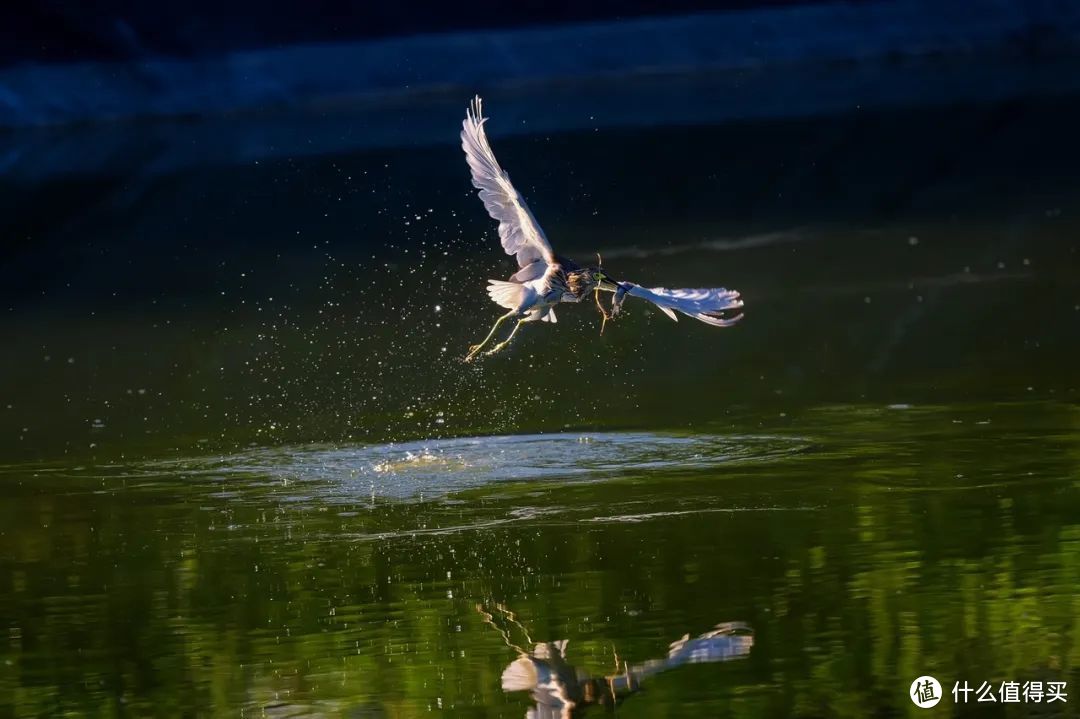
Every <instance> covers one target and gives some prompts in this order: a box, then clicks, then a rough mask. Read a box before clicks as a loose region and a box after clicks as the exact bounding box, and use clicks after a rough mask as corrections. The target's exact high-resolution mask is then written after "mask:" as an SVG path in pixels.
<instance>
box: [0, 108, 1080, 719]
mask: <svg viewBox="0 0 1080 719" xmlns="http://www.w3.org/2000/svg"><path fill="white" fill-rule="evenodd" d="M407 109H408V108H403V109H402V110H401V112H402V113H403V117H404V116H405V115H407ZM492 111H493V113H494V109H493V110H492ZM551 111H552V112H557V111H567V110H566V108H555V107H553V108H552V110H551ZM1078 119H1080V105H1078V104H1077V103H1076V102H1075V101H1073V100H1070V99H1068V98H1050V99H1042V100H1038V101H1036V100H1032V101H1031V102H1030V103H1027V104H1024V105H1022V106H1017V105H1015V104H1014V105H1010V104H1003V105H995V106H983V107H955V108H937V109H921V110H903V109H897V110H896V111H895V112H889V113H884V112H881V113H877V114H875V115H872V116H869V115H866V114H861V113H853V114H850V115H843V116H836V117H828V118H809V119H804V120H790V121H779V120H777V121H769V122H756V123H747V124H742V125H740V124H737V123H733V124H728V125H724V126H717V127H711V126H699V127H681V128H652V129H649V128H646V129H641V128H636V129H632V130H628V129H620V130H614V129H611V128H596V129H595V130H594V131H589V132H574V133H564V134H555V135H543V134H539V135H528V134H526V135H522V134H520V133H517V134H515V135H514V136H513V137H507V138H506V139H505V140H504V139H502V138H500V137H499V133H498V124H497V123H496V122H495V121H493V123H492V125H491V126H490V130H491V132H492V134H493V138H494V142H495V144H496V150H497V152H499V157H500V159H501V160H502V161H503V163H504V164H505V165H506V166H507V167H508V168H509V169H510V170H511V172H512V173H513V176H514V178H515V182H516V183H518V185H519V187H520V188H521V189H522V190H523V191H524V192H525V193H526V195H527V196H528V197H529V200H530V202H531V203H532V206H533V209H534V211H535V212H536V214H537V215H538V217H539V218H540V220H541V222H542V223H543V224H544V226H545V228H546V231H547V233H548V235H549V236H550V237H551V238H552V240H553V241H554V242H555V243H556V246H557V247H558V248H559V249H560V250H562V251H564V252H566V253H568V254H571V255H574V256H577V257H579V258H582V259H587V258H589V257H591V254H592V253H593V252H594V251H596V250H600V251H602V252H603V253H604V259H605V265H607V266H608V267H609V268H610V269H611V270H612V272H613V273H615V274H616V275H617V276H622V277H625V278H627V279H632V280H635V281H639V282H641V283H643V284H684V285H688V286H697V285H709V284H724V285H727V286H729V287H735V288H738V289H740V290H741V291H742V292H743V293H744V297H745V298H746V301H747V307H746V310H747V311H746V319H745V320H744V321H743V322H742V323H741V324H740V325H739V326H738V327H736V328H733V329H729V330H722V331H718V330H716V329H714V328H709V327H705V326H703V325H700V324H698V323H694V322H691V321H683V322H679V323H677V324H676V323H672V322H670V320H668V319H667V318H666V317H664V316H662V315H660V314H659V313H656V312H654V311H652V310H651V309H649V308H647V307H642V306H631V305H630V304H629V303H628V304H627V306H626V309H627V312H626V315H625V317H622V318H620V319H619V321H617V322H615V323H613V324H609V325H608V327H607V328H606V330H605V332H604V334H603V336H600V334H599V329H600V327H599V324H600V323H599V317H598V315H597V314H596V312H595V309H594V308H591V307H589V306H587V305H582V306H580V307H570V308H568V309H566V310H565V311H563V310H560V316H559V318H560V321H559V324H558V325H557V326H555V327H550V326H543V327H528V328H526V329H525V330H523V331H522V333H521V335H520V339H519V341H518V342H517V343H516V344H515V346H514V347H513V348H512V350H511V351H508V352H507V353H505V354H504V355H502V356H499V357H496V358H492V359H491V360H488V361H484V362H481V363H476V364H469V365H466V364H463V363H462V362H461V361H460V359H461V357H462V356H463V355H464V353H465V351H466V349H467V347H468V345H469V344H470V343H472V342H474V341H475V340H476V339H478V338H479V337H481V336H482V335H483V334H484V333H485V332H486V329H487V327H488V324H489V323H490V322H491V321H493V319H494V317H495V316H496V314H497V312H496V308H494V307H492V306H490V305H489V304H488V303H487V300H486V296H485V295H484V292H483V287H484V285H485V281H486V279H487V278H488V277H501V276H504V275H506V274H508V273H509V270H510V268H508V267H507V265H506V261H505V258H503V257H501V255H500V254H499V253H498V251H497V249H496V248H495V244H494V233H493V231H492V228H491V227H490V223H489V221H488V219H487V218H486V216H485V215H484V213H483V211H482V209H481V207H480V203H479V202H478V201H477V200H476V198H475V197H474V196H473V193H472V191H471V190H470V188H469V186H468V180H467V175H466V172H465V168H464V163H463V162H462V161H461V157H460V151H459V150H458V148H457V147H456V146H455V143H454V142H453V136H452V135H453V127H451V128H450V131H449V132H450V134H451V137H449V139H448V141H447V143H446V144H445V146H438V147H426V146H416V147H404V148H397V149H393V150H391V149H386V150H378V151H375V150H372V151H365V152H356V153H353V154H342V155H332V156H323V155H317V156H309V157H302V158H286V159H282V160H281V161H274V162H267V163H260V164H253V165H249V166H237V165H228V166H222V167H207V166H201V165H200V166H197V167H194V168H189V169H184V170H182V171H177V172H174V173H167V174H153V173H143V172H141V171H140V169H139V166H138V163H137V162H134V161H133V163H132V166H131V167H130V168H128V169H126V170H118V171H117V172H116V173H115V174H112V175H107V176H100V177H97V176H95V177H66V178H57V179H54V180H52V181H42V182H40V183H38V184H34V185H26V184H21V183H19V182H16V181H14V180H11V181H9V180H4V182H5V189H6V191H5V192H4V193H3V199H0V202H2V203H4V207H3V209H4V212H3V213H2V215H3V218H4V219H3V222H4V223H5V225H4V231H5V232H6V234H7V236H9V237H12V238H15V240H16V241H15V242H14V243H13V249H11V250H10V254H9V255H8V261H7V262H6V263H5V266H4V269H5V282H4V283H3V287H2V288H0V293H2V297H3V301H4V306H3V309H4V313H3V316H2V318H0V332H2V335H3V337H4V341H3V352H2V354H0V370H2V378H3V384H2V387H0V389H2V396H0V450H2V452H3V454H2V457H3V459H2V460H0V461H2V462H3V464H2V466H0V490H2V491H0V621H2V622H3V626H2V627H0V714H2V715H5V716H57V715H70V716H86V715H89V716H177V715H181V716H223V717H224V716H238V715H242V716H280V717H284V716H347V717H411V716H419V715H427V714H437V713H443V714H446V715H449V716H507V717H521V716H525V715H526V712H527V711H528V710H529V709H530V708H534V709H535V708H536V707H537V706H538V705H540V706H541V707H543V706H548V707H550V705H551V702H552V701H553V699H552V696H551V695H550V693H549V694H544V693H542V692H541V693H539V694H538V693H537V692H536V691H530V688H529V686H528V678H529V677H530V676H533V675H534V674H535V676H538V677H539V676H541V675H543V672H551V673H553V675H554V676H556V677H557V678H558V679H559V681H560V682H561V685H560V686H565V687H566V691H565V692H564V693H563V694H562V695H561V696H562V699H561V701H565V700H571V701H574V702H576V704H577V708H578V709H579V710H581V713H584V714H585V715H588V714H589V713H596V714H601V713H604V712H605V711H608V710H609V709H611V708H612V707H613V706H614V707H615V708H616V710H617V711H618V712H619V713H624V714H626V715H629V716H649V717H664V716H747V717H750V716H753V717H760V716H774V717H789V716H853V717H854V716H868V715H878V716H897V715H900V714H906V713H908V712H914V711H917V710H916V709H915V707H914V705H913V704H912V703H911V702H910V700H909V698H908V697H907V690H908V686H909V685H910V683H911V681H912V680H913V679H914V678H915V677H917V676H919V675H922V674H932V675H934V676H936V677H938V678H939V679H940V680H941V681H942V683H943V684H945V685H946V687H947V688H948V687H951V686H952V683H953V682H954V681H957V680H967V681H969V682H971V683H974V684H978V683H980V682H982V681H990V682H994V683H995V684H997V683H1000V682H1002V681H1007V680H1015V681H1021V682H1023V681H1026V680H1042V681H1068V682H1069V686H1070V688H1075V689H1077V690H1080V671H1078V667H1080V653H1078V652H1080V650H1078V648H1077V647H1080V641H1078V639H1080V636H1078V634H1077V633H1078V631H1080V628H1078V627H1077V623H1076V622H1077V619H1076V618H1077V616H1080V599H1078V597H1080V593H1078V592H1077V591H1076V588H1077V586H1078V582H1080V498H1078V494H1077V478H1078V476H1080V473H1078V470H1080V408H1078V405H1077V397H1078V394H1077V392H1078V388H1080V372H1078V370H1077V367H1078V366H1080V365H1078V364H1077V362H1076V358H1077V357H1080V280H1078V278H1080V253H1078V248H1077V237H1080V234H1078V233H1080V223H1078V221H1077V217H1080V214H1078V213H1080V192H1078V189H1077V185H1076V183H1075V177H1074V176H1073V175H1074V172H1075V171H1074V168H1075V167H1076V163H1077V162H1078V161H1080V149H1078V148H1077V143H1076V142H1075V141H1073V140H1072V132H1073V131H1072V129H1071V128H1073V127H1075V126H1076V121H1077V120H1078ZM252 121H253V122H255V120H252ZM454 122H455V123H456V120H455V121H454ZM452 124H453V123H452ZM1035 129H1039V130H1040V131H1039V132H1036V131H1034V130H1035ZM293 131H294V132H295V133H296V134H297V136H298V138H300V139H302V134H303V132H305V129H304V127H303V126H297V127H296V128H294V130H293ZM989 148H992V150H991V149H989ZM702 158H707V159H708V161H707V162H706V161H702ZM530 672H533V674H530ZM545 702H546V704H545ZM1073 706H1074V703H1073V702H1072V700H1070V703H1069V704H1068V705H1067V707H1066V708H1065V709H1063V710H1062V713H1063V714H1066V715H1067V714H1068V713H1069V712H1071V711H1072V707H1073ZM1058 707H1060V704H1057V705H1054V706H1052V707H1051V706H1048V705H1047V706H1044V707H1043V709H1048V710H1057V708H1058ZM976 708H978V709H980V710H983V709H984V707H976ZM968 709H969V710H971V708H970V707H969V708H968ZM1030 709H1031V708H1030V707H1026V708H1025V707H1001V706H996V707H993V708H989V709H986V710H985V711H982V712H981V713H983V714H988V715H990V714H995V713H996V714H997V715H1001V716H1021V715H1024V714H1023V712H1022V711H1021V710H1025V711H1027V710H1030ZM938 711H939V713H948V712H953V713H963V711H964V708H963V707H959V708H958V707H956V706H955V705H953V704H952V703H951V701H949V700H948V699H947V700H946V702H944V703H943V705H942V706H939V709H938ZM557 715H558V714H557V713H556V714H555V716H557ZM540 716H546V715H545V714H543V713H541V714H540Z"/></svg>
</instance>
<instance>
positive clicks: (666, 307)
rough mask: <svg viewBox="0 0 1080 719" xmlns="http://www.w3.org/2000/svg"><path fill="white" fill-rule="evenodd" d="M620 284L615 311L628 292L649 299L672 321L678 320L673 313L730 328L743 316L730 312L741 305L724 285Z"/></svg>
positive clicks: (737, 296)
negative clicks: (708, 286)
mask: <svg viewBox="0 0 1080 719" xmlns="http://www.w3.org/2000/svg"><path fill="white" fill-rule="evenodd" d="M620 285H621V286H620V288H619V290H617V291H616V294H615V301H614V303H613V304H612V309H613V310H614V311H615V312H618V311H619V308H620V307H621V305H622V300H623V296H624V295H630V296H632V297H640V298H641V299H643V300H648V301H649V302H652V303H653V304H654V305H656V306H657V307H659V308H660V309H661V310H662V311H663V313H664V314H666V315H667V316H668V317H670V318H671V319H673V320H678V319H679V318H678V317H677V316H676V314H675V313H676V312H681V313H682V314H684V315H687V316H688V317H693V318H694V319H695V320H701V321H702V322H704V323H705V324H707V325H712V326H714V327H730V326H731V325H733V324H735V323H736V322H738V321H739V320H741V319H742V314H737V315H736V314H732V311H733V310H737V309H739V308H740V307H742V306H743V301H742V300H741V299H740V298H739V293H738V292H736V291H735V290H725V289H724V288H723V287H712V288H707V289H676V290H669V289H667V288H665V287H642V286H641V285H636V284H634V283H633V282H621V283H620Z"/></svg>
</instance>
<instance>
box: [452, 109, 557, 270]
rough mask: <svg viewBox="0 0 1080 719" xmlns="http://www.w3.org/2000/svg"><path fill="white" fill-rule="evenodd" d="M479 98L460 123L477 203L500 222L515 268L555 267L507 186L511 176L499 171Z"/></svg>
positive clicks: (518, 197) (525, 209)
mask: <svg viewBox="0 0 1080 719" xmlns="http://www.w3.org/2000/svg"><path fill="white" fill-rule="evenodd" d="M485 122H487V118H486V117H484V116H483V109H482V107H481V104H480V97H479V96H477V97H476V98H474V99H473V101H472V104H471V105H470V106H469V109H468V111H467V112H466V113H465V121H464V122H463V123H462V130H461V148H462V149H463V150H465V159H466V160H467V161H468V163H469V169H470V170H471V171H472V183H473V187H475V188H477V189H478V190H480V199H481V200H483V201H484V207H486V208H487V211H488V214H489V215H491V216H492V217H493V218H494V219H496V220H498V221H499V239H500V240H502V246H503V249H504V250H506V254H508V255H517V262H518V267H526V266H528V265H529V264H530V263H532V262H534V261H536V260H538V259H542V260H544V262H546V263H547V264H554V263H555V255H554V253H553V252H552V250H551V245H550V244H548V241H547V237H545V236H544V231H543V230H541V229H540V225H538V224H537V223H536V218H535V217H533V214H532V212H530V211H529V206H528V205H526V204H525V199H524V198H522V196H521V195H520V194H519V193H518V191H517V190H515V189H514V186H513V185H511V184H510V176H509V175H507V174H506V172H504V171H503V169H502V168H501V167H499V162H498V160H496V159H495V153H493V152H492V151H491V146H490V145H488V140H487V134H486V133H485V132H484V123H485Z"/></svg>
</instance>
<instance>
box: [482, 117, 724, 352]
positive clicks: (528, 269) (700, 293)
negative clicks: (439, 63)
mask: <svg viewBox="0 0 1080 719" xmlns="http://www.w3.org/2000/svg"><path fill="white" fill-rule="evenodd" d="M486 120H487V118H485V117H484V116H483V112H482V108H481V105H480V98H479V97H477V98H475V99H474V100H473V102H472V105H471V106H470V107H469V110H468V112H467V113H466V115H465V122H464V127H463V129H462V131H461V146H462V148H463V149H464V150H465V157H466V159H467V160H468V163H469V169H470V170H471V171H472V182H473V185H474V186H475V187H476V188H477V189H479V190H480V199H481V200H483V201H484V207H486V208H487V211H488V213H489V214H490V215H491V216H492V217H493V218H494V219H496V220H498V222H499V239H500V240H502V247H503V249H504V250H505V251H506V254H508V255H515V256H516V257H517V263H518V268H519V269H518V271H517V272H515V273H514V274H513V275H511V276H510V279H509V280H508V281H505V282H504V281H502V280H488V282H489V283H490V285H489V287H488V294H489V295H490V296H491V299H492V300H493V301H494V302H495V303H497V304H499V305H501V306H502V307H505V308H506V309H507V312H506V314H504V315H502V316H501V317H499V319H498V320H496V322H495V326H494V327H492V328H491V331H490V332H488V335H487V337H485V338H484V340H483V341H482V342H481V343H480V344H477V345H473V346H472V347H471V348H470V350H469V355H468V357H467V358H466V359H470V360H471V359H472V358H473V357H475V356H476V355H477V354H478V353H479V352H480V350H482V349H483V348H484V347H485V346H486V345H487V343H488V342H489V341H491V338H492V337H493V336H494V335H495V332H496V331H497V330H498V329H499V326H500V325H501V324H502V323H503V322H504V321H506V320H508V319H515V320H517V322H516V324H515V325H514V327H513V329H512V330H511V331H510V334H509V336H507V338H506V339H505V340H503V341H502V342H499V343H498V344H496V345H494V346H493V347H491V349H489V350H488V351H487V353H486V354H489V355H490V354H494V353H495V352H498V351H499V350H500V349H502V348H503V347H505V346H506V345H508V344H509V343H510V340H511V339H513V337H514V334H515V333H516V332H517V330H518V328H519V327H520V326H521V325H522V324H523V323H525V322H534V321H536V320H542V321H544V322H552V323H554V322H555V305H557V304H559V303H560V302H581V300H583V299H584V298H586V297H587V296H588V295H589V293H590V292H592V293H594V294H595V296H596V299H597V306H600V304H599V291H600V290H604V291H606V292H614V293H615V297H614V299H613V300H612V303H611V314H610V315H609V314H608V313H607V312H606V311H605V310H604V309H603V308H602V307H601V308H600V311H601V313H602V314H603V315H604V320H605V322H606V321H607V319H609V317H613V316H615V315H617V314H618V313H619V310H620V308H621V307H622V302H623V300H624V299H625V298H626V295H631V296H632V297H640V298H642V299H645V300H648V301H649V302H652V303H653V304H654V305H656V306H657V307H659V308H660V309H661V310H662V311H663V312H664V314H666V315H667V316H668V317H670V318H671V319H676V315H675V313H676V312H681V313H682V314H684V315H688V316H690V317H693V318H695V319H698V320H701V321H702V322H704V323H706V324H710V325H713V326H716V327H727V326H729V325H732V324H734V323H735V322H737V321H738V320H739V319H740V318H741V317H742V315H732V312H731V311H733V310H737V309H738V308H740V307H742V305H743V303H742V300H741V299H739V293H738V292H736V291H734V290H725V289H723V288H720V287H717V288H711V289H675V290H669V289H665V288H663V287H654V288H652V289H650V288H647V287H642V286H640V285H636V284H634V283H633V282H621V281H618V280H615V279H614V278H612V277H611V276H609V275H608V274H607V273H606V272H605V271H604V269H603V268H602V267H599V266H597V267H581V266H579V265H577V264H576V263H574V262H573V261H572V260H568V259H566V258H565V257H560V256H559V255H556V254H555V252H554V251H553V250H552V249H551V244H550V243H549V242H548V240H547V237H546V236H545V235H544V231H543V230H541V229H540V225H539V224H537V222H536V218H535V217H533V214H532V212H530V211H529V208H528V206H527V205H526V204H525V200H524V198H522V196H521V195H520V194H519V193H518V191H517V190H515V189H514V186H513V185H511V184H510V176H509V175H508V174H506V172H505V171H504V170H503V169H502V168H501V167H499V163H498V161H497V160H496V159H495V153H493V152H492V151H491V146H490V145H489V144H488V141H487V134H486V133H485V132H484V122H486ZM597 264H598V265H599V264H600V263H599V262H598V263H597Z"/></svg>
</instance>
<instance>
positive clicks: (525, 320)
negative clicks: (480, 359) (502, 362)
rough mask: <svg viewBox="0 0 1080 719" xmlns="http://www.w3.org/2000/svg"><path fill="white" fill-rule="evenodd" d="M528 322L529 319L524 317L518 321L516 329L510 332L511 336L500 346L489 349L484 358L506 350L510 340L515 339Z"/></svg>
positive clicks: (515, 325) (515, 324)
mask: <svg viewBox="0 0 1080 719" xmlns="http://www.w3.org/2000/svg"><path fill="white" fill-rule="evenodd" d="M528 321H529V320H527V319H525V318H524V317H523V318H521V319H520V320H518V321H517V322H516V323H514V329H512V330H510V336H509V337H507V338H506V339H504V340H503V341H502V342H500V343H499V344H497V345H495V346H494V347H492V348H491V349H489V350H488V351H487V352H485V353H484V356H486V357H490V356H491V355H493V354H495V353H496V352H498V351H499V350H501V349H504V348H505V347H506V345H508V344H510V340H512V339H514V335H516V334H517V331H518V327H521V325H522V324H524V323H525V322H528Z"/></svg>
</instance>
